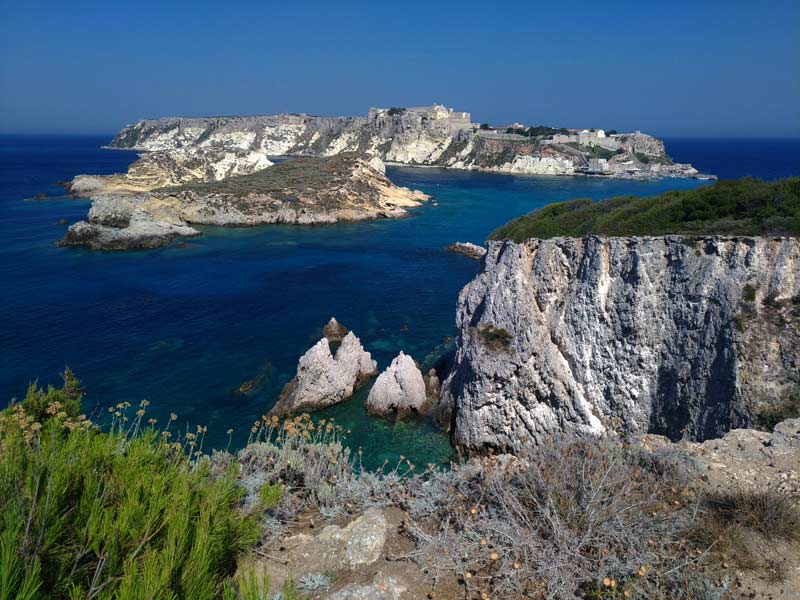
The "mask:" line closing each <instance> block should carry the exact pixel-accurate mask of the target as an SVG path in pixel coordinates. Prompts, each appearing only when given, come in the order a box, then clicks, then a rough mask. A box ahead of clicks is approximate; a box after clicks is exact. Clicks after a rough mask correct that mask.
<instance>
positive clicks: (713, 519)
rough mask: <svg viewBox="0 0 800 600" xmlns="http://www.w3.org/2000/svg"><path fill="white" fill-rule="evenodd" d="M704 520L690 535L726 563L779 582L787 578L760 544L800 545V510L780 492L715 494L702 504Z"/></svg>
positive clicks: (699, 544)
mask: <svg viewBox="0 0 800 600" xmlns="http://www.w3.org/2000/svg"><path fill="white" fill-rule="evenodd" d="M701 509H702V511H703V513H704V514H703V517H702V519H699V520H698V521H697V524H696V526H695V527H694V529H693V530H692V531H691V533H690V534H689V536H690V538H691V539H692V541H693V542H694V543H695V544H697V546H698V547H700V548H708V549H710V551H711V552H712V556H714V557H715V558H716V560H717V561H718V562H720V563H722V564H732V565H734V566H735V567H737V568H739V569H744V570H748V571H758V572H761V573H763V574H764V575H766V576H767V577H768V578H770V579H773V580H775V581H780V580H782V579H783V578H784V577H785V573H784V572H783V571H782V567H781V565H780V564H777V563H776V562H775V561H774V560H773V559H772V558H770V557H769V556H766V555H765V553H764V552H763V551H762V550H761V548H760V547H759V541H762V542H765V543H767V544H769V543H774V542H776V541H784V542H795V543H796V542H800V507H798V503H797V500H796V499H794V498H792V497H790V496H788V495H786V494H781V493H779V492H775V491H772V490H767V491H759V492H755V491H733V492H726V493H715V494H711V495H710V496H708V497H707V498H705V499H704V500H703V502H702V506H701Z"/></svg>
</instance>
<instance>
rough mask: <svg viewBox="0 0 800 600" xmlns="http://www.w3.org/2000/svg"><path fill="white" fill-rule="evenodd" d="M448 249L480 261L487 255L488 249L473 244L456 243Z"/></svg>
mask: <svg viewBox="0 0 800 600" xmlns="http://www.w3.org/2000/svg"><path fill="white" fill-rule="evenodd" d="M447 249H448V250H450V251H451V252H456V253H458V254H463V255H464V256H468V257H469V258H473V259H475V260H480V259H482V258H483V257H484V256H485V255H486V248H484V247H483V246H478V244H473V243H472V242H455V243H453V244H450V245H449V246H448V247H447Z"/></svg>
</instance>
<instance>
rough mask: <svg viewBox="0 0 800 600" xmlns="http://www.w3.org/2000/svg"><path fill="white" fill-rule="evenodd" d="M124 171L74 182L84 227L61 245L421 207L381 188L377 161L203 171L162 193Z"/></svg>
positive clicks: (398, 213)
mask: <svg viewBox="0 0 800 600" xmlns="http://www.w3.org/2000/svg"><path fill="white" fill-rule="evenodd" d="M145 164H147V165H148V166H149V167H153V166H154V165H155V164H156V163H154V162H153V160H152V159H151V158H147V159H145ZM158 164H162V165H163V164H168V165H170V166H173V165H174V164H175V163H174V162H159V163H158ZM251 164H253V163H251ZM209 168H210V167H209ZM248 169H249V167H248ZM132 170H133V173H134V174H133V175H132V173H131V171H129V173H128V174H127V175H111V176H106V177H97V176H92V177H89V176H79V177H76V178H75V180H74V181H73V184H72V188H73V190H74V191H75V193H83V194H88V195H90V197H91V198H92V200H93V202H92V208H91V210H90V211H89V215H88V217H87V219H86V220H85V221H80V222H78V223H75V224H74V225H72V226H71V227H70V228H69V230H68V231H67V234H66V236H65V237H64V239H63V240H62V241H61V244H62V245H65V246H74V245H78V246H87V247H89V248H93V249H106V250H127V249H138V248H156V247H160V246H164V245H167V244H169V243H170V242H171V241H173V240H174V239H176V238H181V237H194V236H198V235H200V232H199V231H198V230H196V229H194V228H193V227H191V225H192V224H202V225H223V226H240V227H241V226H254V225H264V224H270V223H286V224H302V225H313V224H321V223H336V222H338V221H360V220H367V219H379V218H398V217H403V216H405V215H406V214H407V213H408V209H410V208H414V207H417V206H420V205H421V204H422V203H423V202H424V201H425V200H427V199H428V196H427V195H425V194H423V193H422V192H419V191H412V190H409V189H407V188H404V187H399V186H397V185H395V184H393V183H392V182H391V181H389V179H388V178H387V177H386V174H385V168H384V165H383V163H382V162H381V161H380V159H378V158H377V157H374V156H373V157H367V156H364V155H359V154H356V153H342V154H337V155H334V156H330V157H313V158H312V157H307V158H298V159H295V160H289V161H285V162H282V163H279V164H277V165H274V166H271V167H268V168H263V169H261V170H257V171H254V172H252V173H248V174H244V175H232V176H228V177H223V178H220V179H217V178H216V177H215V175H216V173H215V172H214V171H213V169H211V171H210V172H209V171H208V169H203V170H201V171H202V173H204V174H206V175H205V176H203V177H202V178H201V177H197V178H195V179H194V180H190V181H189V182H187V183H180V184H179V185H168V186H164V187H150V186H153V185H158V184H159V183H160V182H162V181H163V179H164V177H163V176H152V177H150V178H143V177H138V176H137V175H138V173H139V172H140V171H141V170H142V167H141V165H140V166H139V167H137V163H134V165H132ZM150 172H151V173H152V171H150ZM185 173H186V170H185V169H183V170H181V171H179V177H180V176H182V175H184V174H185ZM89 182H90V184H91V185H87V183H89Z"/></svg>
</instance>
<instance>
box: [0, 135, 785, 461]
mask: <svg viewBox="0 0 800 600" xmlns="http://www.w3.org/2000/svg"><path fill="white" fill-rule="evenodd" d="M111 137H112V136H110V135H108V136H96V135H85V136H79V135H72V136H48V135H38V136H15V135H14V136H12V135H2V136H0V395H1V396H2V400H0V403H2V404H3V405H5V404H6V403H7V402H11V401H12V400H13V399H15V398H16V399H20V398H22V397H23V396H24V395H25V391H26V389H27V387H28V385H29V384H30V383H31V382H38V384H39V385H49V384H53V385H58V384H59V383H60V378H59V374H60V373H61V372H62V371H63V370H64V368H65V367H66V366H69V367H70V368H71V369H72V370H73V371H74V372H75V373H76V374H77V375H78V377H79V378H80V379H81V381H82V382H83V386H84V388H85V390H86V394H85V399H84V408H85V410H86V412H87V413H89V414H98V415H99V414H103V412H104V411H105V409H106V407H108V406H110V405H113V404H116V403H118V402H130V403H131V404H132V405H133V406H134V407H136V406H137V405H138V403H139V402H140V401H141V400H143V399H146V400H148V401H149V402H150V406H149V407H148V411H149V413H150V415H152V416H153V417H154V418H157V419H159V421H160V422H161V423H163V422H164V420H165V419H166V418H168V415H169V413H175V414H176V415H178V423H179V424H180V425H181V426H182V427H183V426H187V427H189V428H191V429H194V427H195V426H196V425H204V426H206V427H207V430H208V433H207V438H206V442H205V443H206V449H211V448H212V447H213V448H225V447H228V445H229V444H230V446H231V447H232V448H236V447H240V446H241V445H243V444H244V443H246V440H247V438H248V434H249V430H250V427H251V425H252V423H253V422H254V421H255V420H256V419H258V418H259V417H260V416H261V415H263V414H264V413H265V412H266V411H267V410H269V408H270V407H271V406H272V405H273V403H274V402H275V400H276V399H277V397H278V395H279V394H280V391H281V389H282V387H283V386H284V384H286V382H287V381H289V379H291V377H292V376H293V375H294V372H295V368H296V365H297V360H298V358H299V357H300V356H301V355H302V354H303V353H304V352H305V351H306V350H307V349H308V348H309V347H310V346H312V345H313V344H314V343H315V342H316V341H317V340H318V339H319V338H320V336H321V331H322V327H323V325H324V324H325V323H326V322H327V321H328V319H329V318H330V317H331V316H335V317H336V318H337V319H338V320H339V321H340V322H341V323H342V324H344V325H345V326H347V327H348V328H350V329H351V330H353V331H354V333H355V334H356V335H357V336H358V337H359V338H360V339H361V342H362V343H363V345H364V346H365V348H366V349H367V350H368V351H370V352H371V353H372V355H373V357H374V358H375V359H376V360H377V362H378V366H379V368H380V369H383V368H385V367H386V366H387V365H388V364H389V363H390V362H391V360H392V358H393V357H394V356H395V355H396V354H397V353H398V352H399V351H400V350H403V351H404V352H405V353H407V354H410V355H411V356H413V357H414V358H415V359H416V360H417V361H418V362H420V363H421V364H422V365H423V366H424V367H429V366H431V365H432V364H434V363H435V362H436V360H437V359H438V358H439V357H440V356H441V355H442V354H443V353H445V352H446V351H447V350H448V348H450V347H452V336H453V335H454V334H455V323H454V321H455V308H456V301H457V297H458V293H459V290H461V288H462V287H463V286H464V285H465V284H466V283H467V282H469V281H470V280H471V279H472V278H473V277H474V276H475V275H476V273H477V271H478V268H479V263H478V262H477V261H474V260H471V259H469V258H467V257H464V256H461V255H458V254H453V253H452V252H449V251H448V250H447V246H448V245H449V244H450V243H452V242H455V241H469V242H475V243H481V242H483V241H484V240H485V239H486V237H487V236H488V235H489V234H490V233H491V232H492V230H493V229H495V228H496V227H498V226H500V225H502V224H503V223H505V222H506V221H508V220H509V219H511V218H513V217H516V216H518V215H521V214H524V213H527V212H529V211H531V210H534V209H536V208H539V207H541V206H544V205H546V204H549V203H551V202H557V201H562V200H567V199H572V198H592V199H594V200H600V199H602V198H609V197H614V196H620V195H627V194H636V195H643V196H652V195H655V194H658V193H660V192H663V191H666V190H675V189H691V188H695V187H697V186H701V185H709V184H710V182H708V181H701V180H693V179H663V180H658V181H633V180H613V179H601V178H584V177H529V176H516V175H495V174H485V173H470V172H464V171H449V170H441V169H421V168H390V169H389V170H388V175H389V177H390V179H392V180H393V181H394V182H395V183H397V184H399V185H403V186H408V187H411V188H414V189H420V190H422V191H424V192H426V193H428V194H430V195H431V196H432V199H433V201H431V202H428V203H427V204H425V205H424V206H422V207H420V208H418V209H415V210H413V212H412V214H411V216H409V217H408V218H405V219H400V220H380V221H372V222H363V223H347V224H336V225H326V226H283V225H278V226H275V225H273V226H264V227H254V228H242V229H233V228H217V227H201V228H200V229H202V232H203V236H202V237H199V238H194V239H192V240H190V241H188V242H186V243H181V244H175V245H173V246H170V247H167V248H162V249H156V250H147V251H136V252H97V251H90V250H84V249H78V248H62V247H58V246H57V245H56V242H57V241H58V240H59V239H61V238H62V237H63V235H64V234H65V232H66V229H67V226H68V225H67V224H68V223H74V222H75V221H78V220H80V219H82V218H83V217H84V216H85V215H86V212H87V211H88V209H89V206H90V203H89V202H88V201H87V200H76V199H71V198H69V197H67V196H65V195H64V190H63V188H62V187H61V186H60V184H59V182H63V181H68V180H70V179H71V178H72V177H74V176H75V175H77V174H79V173H99V174H102V173H115V172H123V171H125V170H126V168H127V166H128V165H129V164H130V163H131V162H132V161H133V160H135V159H136V154H135V153H134V152H128V151H119V150H104V149H102V146H103V145H104V144H107V143H108V142H109V140H110V139H111ZM665 142H666V147H667V152H668V153H669V154H670V155H671V156H672V158H673V159H674V160H676V161H678V162H690V163H692V164H693V165H695V166H696V167H697V168H698V169H699V170H700V171H702V172H707V173H712V174H714V175H717V176H719V177H720V178H737V177H742V176H753V177H760V178H764V179H776V178H781V177H787V176H792V175H800V140H799V139H788V140H787V139H780V140H779V139H725V140H721V139H669V138H667V139H666V140H665ZM243 386H244V387H243ZM366 393H367V389H362V390H360V391H359V392H357V393H356V395H355V396H354V397H353V398H352V399H350V400H349V401H347V402H345V403H343V404H340V405H338V406H335V407H332V408H329V409H326V410H324V411H320V412H319V413H317V416H319V417H325V418H330V417H333V418H334V419H335V421H336V422H338V423H339V424H340V425H341V426H342V427H343V428H344V429H346V430H349V431H350V433H349V434H347V438H346V443H347V444H348V445H349V446H350V447H351V448H352V449H354V450H355V449H356V448H362V450H363V462H364V464H365V466H367V467H374V466H379V465H381V464H383V463H384V462H385V461H389V462H390V463H392V462H396V461H397V460H398V458H399V457H400V456H401V455H402V456H406V457H408V458H410V459H411V460H412V461H414V462H415V463H417V464H422V465H424V464H428V463H434V464H442V463H446V462H447V461H448V460H450V459H452V458H453V450H452V448H451V446H450V443H449V441H448V437H447V435H446V434H444V433H443V432H442V431H441V430H439V429H438V428H437V427H436V425H435V424H434V423H433V422H432V421H431V420H430V419H429V418H426V417H419V418H410V419H405V420H401V421H395V420H393V419H380V418H373V417H369V416H368V415H367V414H366V412H365V410H364V398H365V397H366ZM229 429H233V430H234V431H233V433H232V434H231V437H230V439H229V436H228V433H227V432H228V430H229Z"/></svg>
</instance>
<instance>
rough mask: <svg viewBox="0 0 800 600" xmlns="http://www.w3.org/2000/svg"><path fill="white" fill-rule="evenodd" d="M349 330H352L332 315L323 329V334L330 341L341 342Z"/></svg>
mask: <svg viewBox="0 0 800 600" xmlns="http://www.w3.org/2000/svg"><path fill="white" fill-rule="evenodd" d="M349 331H350V330H349V329H348V328H347V327H345V326H344V325H342V324H341V323H339V321H337V320H336V318H335V317H331V320H330V321H328V323H327V324H326V325H325V327H324V328H323V329H322V336H323V337H324V338H326V339H327V340H328V341H329V342H341V341H342V340H343V339H344V336H346V335H347V334H348V332H349Z"/></svg>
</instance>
